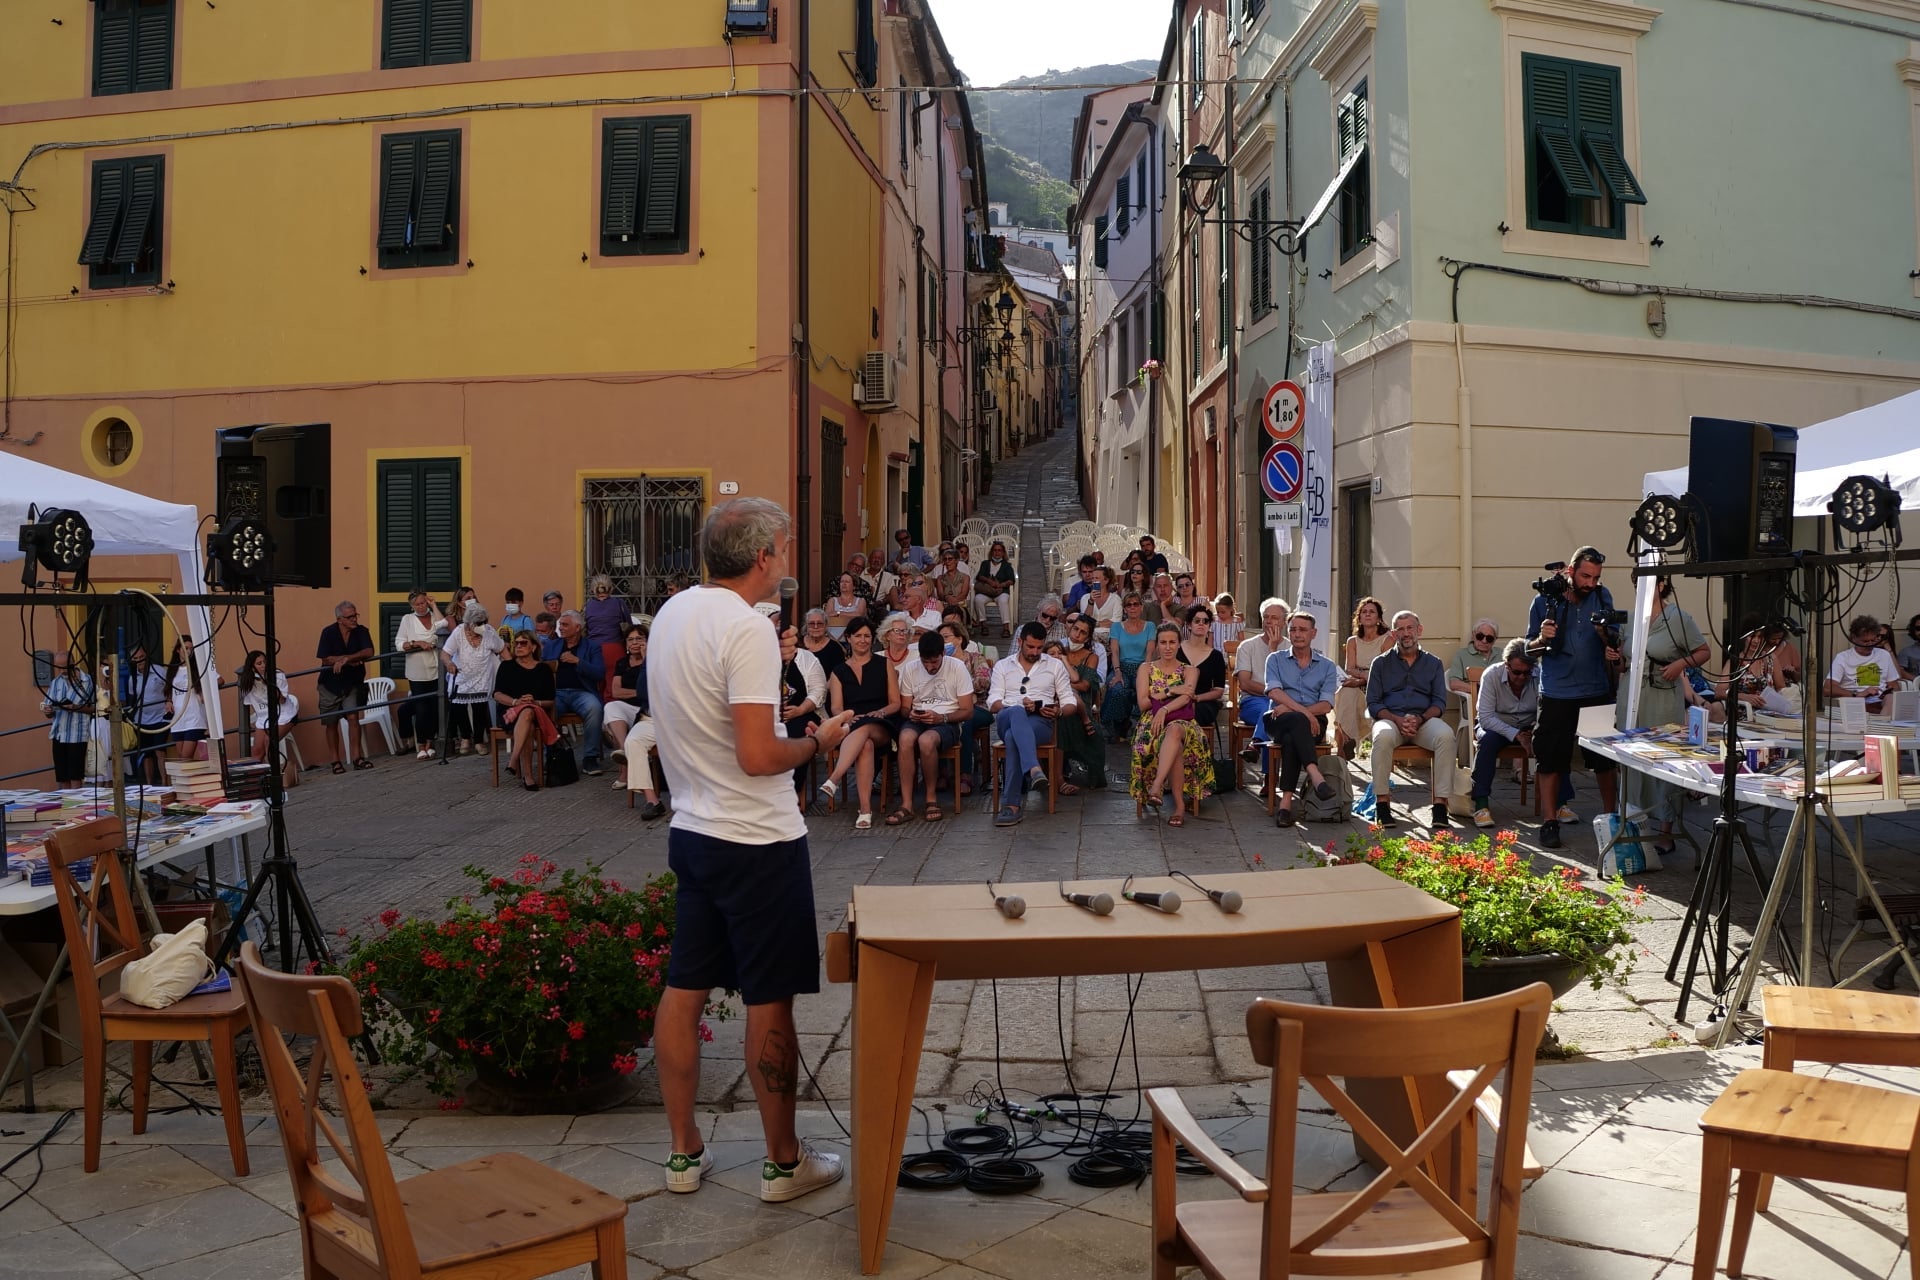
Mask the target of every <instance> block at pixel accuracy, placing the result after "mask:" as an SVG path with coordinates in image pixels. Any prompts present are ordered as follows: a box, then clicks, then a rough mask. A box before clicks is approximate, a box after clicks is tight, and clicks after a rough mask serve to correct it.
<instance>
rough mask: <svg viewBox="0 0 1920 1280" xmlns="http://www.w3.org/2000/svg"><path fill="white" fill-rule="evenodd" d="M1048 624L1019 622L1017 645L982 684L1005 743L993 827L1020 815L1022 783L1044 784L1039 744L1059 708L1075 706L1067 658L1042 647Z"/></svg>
mask: <svg viewBox="0 0 1920 1280" xmlns="http://www.w3.org/2000/svg"><path fill="white" fill-rule="evenodd" d="M1046 643H1047V629H1046V628H1045V627H1043V626H1041V625H1040V624H1039V623H1037V622H1029V623H1027V624H1026V625H1025V626H1023V627H1021V628H1020V649H1019V652H1017V653H1014V654H1012V655H1010V656H1008V657H1005V658H1002V659H1001V660H1000V661H999V662H997V663H995V664H994V668H993V683H992V684H991V685H989V686H988V690H987V710H989V711H991V712H993V720H994V723H995V724H996V725H997V726H999V729H1000V741H1001V742H1003V743H1005V744H1006V748H1007V765H1006V772H1005V774H1004V775H1003V776H1002V780H1001V784H1000V812H998V813H996V814H995V815H994V817H993V825H994V826H996V827H1011V826H1014V825H1016V824H1017V823H1018V822H1019V821H1020V818H1021V806H1022V802H1023V800H1024V798H1025V791H1026V789H1027V788H1028V787H1029V786H1031V787H1032V788H1033V789H1035V790H1044V789H1045V788H1046V787H1047V785H1048V778H1047V775H1046V771H1045V770H1043V769H1042V768H1041V767H1040V753H1039V750H1038V748H1040V747H1043V746H1045V745H1046V744H1048V743H1050V742H1052V741H1053V728H1054V721H1055V720H1057V719H1059V717H1060V713H1061V712H1062V711H1068V710H1071V709H1072V708H1074V707H1077V706H1079V705H1080V704H1079V701H1078V700H1077V699H1076V698H1075V697H1074V696H1073V678H1072V677H1071V676H1070V675H1069V674H1068V673H1067V665H1066V663H1064V662H1062V661H1060V659H1058V658H1050V657H1048V656H1047V655H1046V654H1045V653H1044V652H1042V650H1043V649H1044V648H1045V647H1046Z"/></svg>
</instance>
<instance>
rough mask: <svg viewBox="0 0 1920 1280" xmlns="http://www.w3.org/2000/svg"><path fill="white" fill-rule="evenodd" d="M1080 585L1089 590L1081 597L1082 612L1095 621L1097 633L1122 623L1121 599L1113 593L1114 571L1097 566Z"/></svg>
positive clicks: (1080, 606)
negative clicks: (1119, 622)
mask: <svg viewBox="0 0 1920 1280" xmlns="http://www.w3.org/2000/svg"><path fill="white" fill-rule="evenodd" d="M1080 585H1082V586H1084V587H1086V589H1087V590H1086V593H1085V594H1084V595H1082V596H1081V597H1080V605H1079V608H1080V612H1082V613H1084V614H1086V615H1087V616H1088V617H1089V618H1092V619H1093V625H1094V630H1095V631H1096V632H1100V631H1104V630H1106V629H1107V628H1109V627H1111V626H1112V625H1113V624H1114V623H1116V622H1118V621H1120V617H1121V609H1120V597H1119V596H1118V595H1116V594H1114V591H1113V570H1111V569H1108V568H1104V567H1102V566H1100V565H1095V566H1094V567H1093V572H1092V574H1091V575H1090V576H1089V577H1088V578H1087V579H1086V580H1085V581H1084V582H1082V583H1081V584H1080ZM1100 638H1102V639H1104V638H1105V637H1104V636H1102V637H1100Z"/></svg>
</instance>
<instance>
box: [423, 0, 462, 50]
mask: <svg viewBox="0 0 1920 1280" xmlns="http://www.w3.org/2000/svg"><path fill="white" fill-rule="evenodd" d="M426 9H427V37H426V45H425V49H426V61H427V62H428V63H429V64H431V65H435V66H441V65H445V64H447V63H454V62H470V61H472V60H473V0H427V5H426Z"/></svg>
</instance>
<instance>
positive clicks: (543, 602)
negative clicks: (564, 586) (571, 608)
mask: <svg viewBox="0 0 1920 1280" xmlns="http://www.w3.org/2000/svg"><path fill="white" fill-rule="evenodd" d="M540 608H541V609H542V610H544V611H545V612H547V613H550V614H552V615H553V616H554V619H555V621H558V620H559V617H560V615H561V614H563V613H565V612H566V611H567V602H566V600H565V598H564V597H562V596H561V594H560V593H559V592H558V591H549V592H547V594H545V595H544V596H541V597H540Z"/></svg>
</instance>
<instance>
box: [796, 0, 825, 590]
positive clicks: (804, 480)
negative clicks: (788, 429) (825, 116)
mask: <svg viewBox="0 0 1920 1280" xmlns="http://www.w3.org/2000/svg"><path fill="white" fill-rule="evenodd" d="M811 8H812V5H811V3H810V0H800V39H799V49H798V52H799V58H800V93H799V95H798V96H797V97H796V98H795V99H794V103H795V106H796V108H797V109H798V111H799V120H798V126H799V134H798V136H797V137H796V139H795V141H794V160H795V164H796V167H797V169H798V173H797V174H796V181H795V184H794V187H795V192H796V196H795V203H796V208H795V210H794V218H793V228H794V243H795V245H796V246H797V248H796V250H795V254H794V322H793V347H794V362H793V438H794V483H795V500H794V515H793V524H794V536H793V542H794V546H795V554H794V564H795V566H796V567H797V568H798V570H799V572H798V575H797V576H798V577H799V579H800V598H801V599H802V600H811V599H813V598H814V597H815V596H816V595H818V594H819V593H818V592H817V591H815V590H814V587H813V565H812V564H811V563H810V560H811V556H812V548H813V537H812V529H811V525H812V523H813V493H812V488H813V476H812V475H811V474H810V473H809V471H808V468H809V466H810V465H811V463H810V461H809V452H810V451H809V450H808V448H807V441H808V436H809V435H810V433H811V425H812V424H811V421H810V420H811V418H812V406H811V400H812V395H811V392H812V386H813V379H812V376H811V374H812V367H813V334H812V331H811V328H810V326H809V324H808V321H809V320H810V319H811V318H812V307H811V305H810V304H811V300H812V298H811V290H812V284H813V281H812V269H811V268H812V264H811V262H810V257H811V253H812V249H813V240H812V229H811V223H812V217H811V209H810V205H811V202H812V196H811V191H810V189H809V182H808V177H809V168H810V155H809V149H810V143H811V135H812V127H811V126H812V123H813V98H812V94H811V92H810V90H811V87H812V84H813V63H812V60H811V59H812V31H813V15H812V13H811V12H810V10H811Z"/></svg>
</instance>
